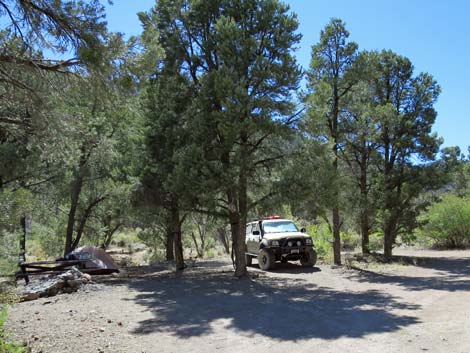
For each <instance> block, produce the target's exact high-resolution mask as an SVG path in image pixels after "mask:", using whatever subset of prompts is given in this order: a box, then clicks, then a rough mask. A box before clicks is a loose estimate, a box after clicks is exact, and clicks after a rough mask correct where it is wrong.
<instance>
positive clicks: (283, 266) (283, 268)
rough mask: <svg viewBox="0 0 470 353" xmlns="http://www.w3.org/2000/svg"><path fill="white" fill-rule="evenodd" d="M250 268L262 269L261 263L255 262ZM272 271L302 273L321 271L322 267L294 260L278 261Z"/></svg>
mask: <svg viewBox="0 0 470 353" xmlns="http://www.w3.org/2000/svg"><path fill="white" fill-rule="evenodd" d="M248 268H254V269H257V270H260V268H259V265H258V264H257V263H254V264H253V265H251V266H249V267H248ZM260 271H261V270H260ZM272 271H273V272H275V273H292V274H300V273H314V272H321V269H320V268H318V267H303V266H301V265H300V264H298V263H292V262H286V263H281V262H276V264H275V266H274V269H273V270H272Z"/></svg>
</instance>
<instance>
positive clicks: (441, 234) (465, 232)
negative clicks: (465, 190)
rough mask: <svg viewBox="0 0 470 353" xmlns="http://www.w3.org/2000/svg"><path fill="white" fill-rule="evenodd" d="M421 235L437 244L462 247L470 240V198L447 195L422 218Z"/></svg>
mask: <svg viewBox="0 0 470 353" xmlns="http://www.w3.org/2000/svg"><path fill="white" fill-rule="evenodd" d="M420 220H421V221H422V222H423V223H424V226H422V228H421V230H420V232H419V235H420V236H424V237H429V238H431V239H432V240H433V241H434V244H435V245H439V246H445V247H449V248H460V247H463V246H464V245H467V244H468V243H469V240H470V199H468V198H461V197H457V196H455V195H445V196H444V197H443V198H442V201H440V202H437V203H434V204H433V205H431V207H430V208H429V209H428V211H427V212H426V213H425V214H424V215H423V216H422V217H421V219H420Z"/></svg>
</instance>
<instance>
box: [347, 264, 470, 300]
mask: <svg viewBox="0 0 470 353" xmlns="http://www.w3.org/2000/svg"><path fill="white" fill-rule="evenodd" d="M393 260H394V261H396V262H399V263H405V264H413V265H414V266H418V267H423V268H426V269H430V270H433V271H436V272H434V273H431V274H430V276H427V277H417V276H412V275H410V276H407V275H392V274H381V273H376V272H374V271H367V270H361V271H360V272H358V273H356V274H355V275H353V276H352V278H351V279H355V280H358V281H360V282H368V283H380V284H393V285H399V286H403V287H406V288H407V289H409V290H415V291H420V290H429V289H434V290H442V291H448V292H455V291H469V290H470V258H468V257H465V258H454V257H414V256H394V259H393Z"/></svg>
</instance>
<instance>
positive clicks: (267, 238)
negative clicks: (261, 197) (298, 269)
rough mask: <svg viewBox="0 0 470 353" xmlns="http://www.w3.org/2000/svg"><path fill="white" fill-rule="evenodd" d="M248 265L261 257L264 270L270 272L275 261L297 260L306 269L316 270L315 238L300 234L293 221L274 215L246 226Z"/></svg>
mask: <svg viewBox="0 0 470 353" xmlns="http://www.w3.org/2000/svg"><path fill="white" fill-rule="evenodd" d="M245 256H246V263H247V265H251V262H252V260H253V258H254V257H257V258H258V264H259V267H260V268H261V269H262V270H270V269H272V268H273V267H274V263H275V262H276V261H281V262H287V261H297V260H300V263H301V264H302V266H304V267H313V266H314V265H315V263H316V262H317V253H316V252H315V249H314V248H313V242H312V238H311V237H310V236H309V235H307V234H305V229H304V228H302V229H301V230H300V231H299V229H298V228H297V226H296V225H295V223H294V222H292V221H291V220H288V219H282V218H280V217H278V216H271V217H269V218H267V219H262V220H257V221H254V222H250V223H248V224H247V225H246V253H245Z"/></svg>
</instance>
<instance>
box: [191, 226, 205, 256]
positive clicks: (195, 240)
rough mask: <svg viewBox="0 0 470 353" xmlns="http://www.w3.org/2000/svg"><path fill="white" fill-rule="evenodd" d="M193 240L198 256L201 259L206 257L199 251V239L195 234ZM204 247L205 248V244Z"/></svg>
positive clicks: (192, 235)
mask: <svg viewBox="0 0 470 353" xmlns="http://www.w3.org/2000/svg"><path fill="white" fill-rule="evenodd" d="M191 238H192V239H193V242H194V246H195V247H196V252H197V256H199V257H201V258H202V257H204V254H203V253H202V252H201V250H200V249H199V245H198V244H197V239H196V236H195V235H194V232H191ZM202 246H204V244H203V245H202Z"/></svg>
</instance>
